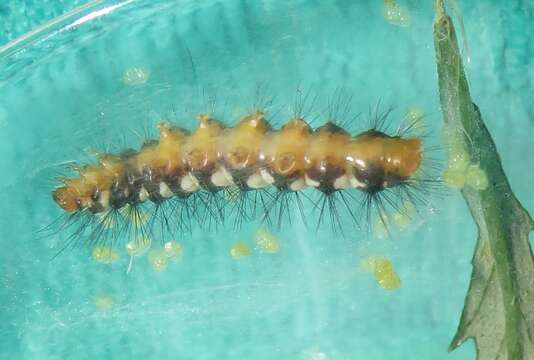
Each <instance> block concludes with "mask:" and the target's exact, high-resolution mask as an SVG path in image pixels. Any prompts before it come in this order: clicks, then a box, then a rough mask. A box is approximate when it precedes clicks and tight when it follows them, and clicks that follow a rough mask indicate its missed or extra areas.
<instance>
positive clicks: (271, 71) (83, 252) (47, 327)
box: [0, 0, 534, 360]
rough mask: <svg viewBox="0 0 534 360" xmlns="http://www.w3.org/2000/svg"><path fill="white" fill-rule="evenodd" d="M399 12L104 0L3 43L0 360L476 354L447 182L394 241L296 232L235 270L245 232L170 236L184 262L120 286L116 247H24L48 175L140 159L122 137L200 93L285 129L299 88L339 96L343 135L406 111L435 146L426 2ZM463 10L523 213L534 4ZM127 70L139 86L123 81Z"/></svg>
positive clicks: (125, 279) (462, 233)
mask: <svg viewBox="0 0 534 360" xmlns="http://www.w3.org/2000/svg"><path fill="white" fill-rule="evenodd" d="M397 3H398V4H401V5H403V6H405V7H406V8H407V9H409V11H410V14H411V23H410V25H409V26H407V27H398V26H394V25H391V24H389V23H388V22H386V21H385V19H384V16H383V11H384V4H383V2H381V1H372V2H371V1H348V0H335V1H334V0H332V1H312V0H306V1H304V0H302V1H287V0H264V1H245V0H241V1H238V0H226V1H216V0H207V1H189V0H183V1H154V0H152V1H148V0H147V1H141V0H139V1H123V2H118V1H109V2H103V3H100V4H98V5H97V6H95V7H94V8H91V9H86V10H84V11H81V12H79V13H78V14H77V15H76V16H74V17H72V18H68V19H65V20H63V21H59V22H58V23H56V24H54V25H53V26H51V27H50V28H48V29H45V30H44V31H43V32H42V33H40V34H37V35H35V36H33V37H31V38H30V39H28V40H26V41H24V42H22V43H20V44H18V45H14V46H8V47H7V48H4V51H3V53H0V153H1V154H2V161H1V162H0V174H2V176H1V178H0V189H1V191H0V214H1V215H0V244H1V246H2V251H0V286H1V288H0V303H1V304H2V306H1V308H0V319H2V321H1V323H0V358H22V359H34V358H40V359H60V358H77V359H93V358H109V359H130V358H151V359H152V358H159V359H167V358H169V359H176V358H178V359H241V358H247V359H388V360H391V359H473V358H474V353H475V350H474V345H473V344H472V343H471V342H469V343H467V344H465V345H464V346H462V347H461V348H459V349H458V350H456V351H454V352H452V353H447V347H448V345H449V341H450V340H451V339H452V336H453V335H454V332H455V329H456V326H457V323H458V320H459V316H460V312H461V309H462V306H463V300H464V295H465V292H466V290H467V286H468V282H469V278H470V275H471V265H470V260H471V257H472V253H473V249H474V244H475V237H476V229H475V226H474V224H473V222H472V220H471V218H470V216H469V212H468V210H467V209H466V207H465V204H464V202H463V200H462V199H461V197H460V196H459V195H458V194H457V192H456V191H453V190H451V191H448V192H447V193H446V194H445V195H444V196H432V197H431V198H430V199H429V200H430V201H431V205H430V206H428V207H424V208H421V209H420V216H418V217H417V219H416V220H414V223H413V224H412V225H411V226H410V228H409V229H408V230H406V231H403V232H399V231H396V232H394V234H393V236H392V238H391V239H377V238H375V237H373V236H372V234H369V233H366V232H365V231H359V230H357V229H354V230H353V229H352V228H347V227H346V228H345V231H346V236H345V237H342V236H339V235H335V234H333V233H332V231H331V229H330V227H329V226H322V227H321V228H320V229H319V231H315V228H314V227H313V226H312V227H311V228H310V229H307V228H306V227H304V226H303V224H302V223H301V222H299V221H295V222H293V223H292V224H286V225H285V226H283V227H282V228H281V229H280V231H277V232H276V236H277V238H278V239H279V241H280V244H281V250H280V252H279V253H278V254H276V255H271V254H265V253H261V252H260V251H258V250H257V249H254V251H253V253H252V255H251V256H249V257H247V258H245V259H241V260H239V261H236V260H234V259H232V258H231V257H230V256H229V248H230V246H231V245H232V244H233V243H234V242H235V241H238V240H245V241H247V242H248V243H249V244H251V246H252V247H253V246H254V244H253V237H254V233H255V231H256V230H257V228H258V226H259V223H250V224H247V225H246V226H245V227H244V228H243V229H242V230H241V231H239V232H235V231H234V230H233V229H232V228H231V227H227V228H221V229H217V230H212V231H204V230H201V229H195V230H194V231H193V233H192V234H181V233H177V234H176V240H177V241H179V242H180V243H181V244H182V246H183V248H184V253H183V256H182V257H181V259H180V260H179V261H176V262H172V263H170V264H169V266H168V268H167V269H166V270H165V271H164V272H162V273H157V272H155V271H153V269H152V268H151V267H150V265H149V263H148V261H147V259H146V256H145V257H142V258H139V259H135V260H134V264H133V269H132V271H131V272H130V273H129V274H127V272H126V269H127V266H128V261H129V259H128V257H127V256H126V254H125V253H124V251H123V249H122V248H120V249H119V250H120V251H121V258H120V260H119V261H117V262H115V263H113V264H111V265H103V264H99V263H96V262H95V261H94V260H93V259H92V258H91V250H90V249H88V248H86V247H78V248H76V249H74V250H72V251H69V252H66V253H64V254H62V255H61V256H59V257H58V258H56V259H55V260H53V261H51V260H50V258H51V257H52V256H53V255H54V254H55V253H56V252H57V250H58V249H59V247H60V241H61V235H58V236H52V237H47V238H44V239H42V238H39V237H38V236H37V235H36V231H37V230H38V229H39V228H41V227H43V226H45V225H46V224H49V223H50V222H52V221H53V219H54V218H56V217H57V216H59V215H60V211H59V210H58V209H57V207H56V206H55V204H54V203H53V202H52V200H51V197H50V190H51V189H52V188H53V187H54V186H55V183H54V181H53V177H54V176H55V175H56V173H57V171H58V169H61V168H62V166H63V165H64V164H66V163H68V162H69V161H81V162H91V161H93V160H91V158H90V156H89V155H87V152H88V149H91V148H98V149H106V150H117V149H123V148H126V147H133V148H137V147H139V146H140V144H141V142H142V140H141V139H140V137H143V135H141V136H138V135H137V134H144V132H145V129H148V130H146V131H147V132H148V133H150V134H152V135H154V134H155V129H154V126H155V124H156V123H157V122H158V121H159V120H161V119H162V118H168V119H170V120H171V121H173V122H174V123H176V124H178V125H180V126H185V127H189V128H191V127H193V126H194V124H195V118H194V117H195V115H196V114H197V113H198V112H202V111H206V110H207V108H210V106H211V102H210V98H211V97H212V96H211V95H213V94H215V96H216V98H217V101H216V102H215V105H214V107H215V112H216V113H218V114H222V116H224V117H225V118H226V119H230V120H235V119H237V117H238V116H239V115H242V114H244V113H245V112H246V111H247V110H248V109H251V108H252V107H253V104H254V103H255V102H257V101H258V99H259V98H262V97H264V96H267V97H273V98H274V101H273V108H272V112H271V114H272V116H273V118H274V119H273V120H274V121H277V122H278V123H282V122H283V121H284V120H285V119H287V118H288V117H289V116H290V115H291V111H290V110H289V107H288V106H289V105H291V104H292V103H293V100H294V96H295V91H296V89H297V88H298V87H300V88H302V89H310V90H311V91H313V92H314V93H315V94H317V99H318V101H317V103H316V105H315V106H314V109H313V110H312V112H313V113H314V114H316V115H317V116H318V117H320V118H321V116H322V115H323V112H322V111H323V110H324V109H325V108H326V107H327V102H328V98H329V96H330V97H331V95H332V94H333V93H335V92H336V90H338V89H343V91H344V92H346V93H347V94H351V95H352V104H351V105H352V106H351V109H352V111H353V112H354V113H360V112H361V113H362V116H360V117H359V118H358V123H357V124H355V128H359V129H364V128H365V126H366V113H367V110H368V108H369V106H370V105H373V104H375V103H376V102H377V101H378V100H380V101H381V103H382V104H386V105H390V104H391V105H394V106H395V107H396V110H395V112H394V113H393V115H392V119H393V122H394V123H398V121H399V120H400V119H401V117H402V115H403V114H404V112H405V111H406V109H407V108H408V107H410V106H417V107H418V108H420V109H422V110H423V111H424V113H425V114H426V119H425V123H426V125H427V126H428V127H429V128H430V129H431V130H432V132H431V135H430V136H429V139H428V141H429V142H430V143H432V144H439V142H440V126H441V114H440V109H439V103H438V92H437V77H436V68H435V63H434V51H433V42H432V20H433V7H432V4H431V2H429V1H400V0H399V1H397ZM461 11H462V14H463V18H464V23H465V30H466V34H467V40H468V44H469V53H468V55H469V59H470V61H469V63H467V64H466V70H467V73H468V77H469V81H470V84H471V89H472V95H473V98H474V99H475V101H476V102H477V103H478V105H479V107H480V109H481V111H482V114H483V117H484V119H485V120H486V122H487V124H488V127H489V129H490V131H491V132H492V134H493V135H494V138H495V141H496V143H497V147H498V149H499V150H500V153H501V156H502V160H503V163H504V167H505V170H506V172H507V174H508V176H509V179H510V182H511V184H512V188H513V189H514V191H515V192H516V194H517V196H518V198H519V199H521V200H522V202H523V204H524V205H525V206H526V208H527V209H529V210H530V211H534V197H533V195H532V180H531V172H532V171H531V169H533V168H534V157H532V156H531V154H532V144H533V141H532V139H533V137H534V102H533V101H532V94H533V87H534V64H533V62H534V60H533V56H532V51H533V50H534V38H532V36H529V34H532V33H534V5H533V4H532V2H528V1H519V0H513V1H506V2H503V1H484V2H483V1H465V2H462V4H461ZM464 55H465V56H464V58H467V53H466V54H464ZM131 68H139V69H144V70H145V71H146V72H147V73H148V74H149V78H148V81H147V82H146V83H144V84H139V85H135V86H130V85H127V84H125V82H124V81H123V77H124V74H125V72H126V71H127V70H128V69H131ZM258 89H261V91H260V93H261V94H260V95H259V96H258V95H257V93H258ZM206 94H211V95H210V96H208V95H206ZM322 118H324V116H323V117H322ZM344 220H347V219H344ZM347 226H348V225H347ZM347 229H348V231H347ZM371 255H385V256H388V257H389V258H390V259H391V261H392V262H393V265H394V267H395V269H396V271H397V273H398V274H399V276H400V278H401V280H402V287H401V288H400V289H399V290H398V291H395V292H387V291H385V290H383V289H381V288H379V287H378V286H377V284H376V281H375V280H374V279H373V277H372V276H371V275H370V274H368V273H365V272H362V271H361V270H360V269H359V263H360V261H361V260H362V259H363V258H365V257H367V256H371ZM100 296H108V297H111V298H112V299H113V306H112V308H111V309H110V310H108V311H100V310H98V309H97V307H96V306H95V301H96V299H97V298H98V297H100Z"/></svg>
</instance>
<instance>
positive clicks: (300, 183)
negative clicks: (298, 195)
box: [289, 178, 307, 191]
mask: <svg viewBox="0 0 534 360" xmlns="http://www.w3.org/2000/svg"><path fill="white" fill-rule="evenodd" d="M306 186H307V185H306V181H305V180H304V179H302V178H301V179H298V180H295V181H293V182H292V183H291V184H290V185H289V190H291V191H299V190H302V189H304V188H305V187H306Z"/></svg>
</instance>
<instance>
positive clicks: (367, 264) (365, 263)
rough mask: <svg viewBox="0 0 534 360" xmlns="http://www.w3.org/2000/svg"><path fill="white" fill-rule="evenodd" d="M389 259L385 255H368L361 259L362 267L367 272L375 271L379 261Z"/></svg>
mask: <svg viewBox="0 0 534 360" xmlns="http://www.w3.org/2000/svg"><path fill="white" fill-rule="evenodd" d="M384 260H387V258H386V257H385V256H368V257H366V258H363V259H362V260H361V261H360V269H361V270H362V271H365V272H370V273H374V272H375V267H376V263H377V262H378V261H384Z"/></svg>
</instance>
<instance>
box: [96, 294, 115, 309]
mask: <svg viewBox="0 0 534 360" xmlns="http://www.w3.org/2000/svg"><path fill="white" fill-rule="evenodd" d="M95 307H96V309H97V310H98V311H102V312H104V311H109V310H111V308H112V307H113V298H112V297H111V296H109V295H98V296H97V297H96V298H95Z"/></svg>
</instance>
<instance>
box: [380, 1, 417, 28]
mask: <svg viewBox="0 0 534 360" xmlns="http://www.w3.org/2000/svg"><path fill="white" fill-rule="evenodd" d="M384 19H386V21H387V22H388V23H390V24H391V25H396V26H409V25H410V22H411V15H410V11H409V10H408V9H407V8H405V7H404V6H402V5H398V4H397V3H396V1H395V0H384Z"/></svg>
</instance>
